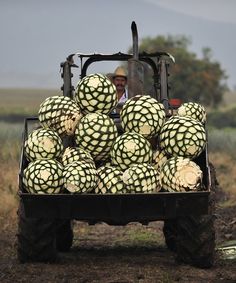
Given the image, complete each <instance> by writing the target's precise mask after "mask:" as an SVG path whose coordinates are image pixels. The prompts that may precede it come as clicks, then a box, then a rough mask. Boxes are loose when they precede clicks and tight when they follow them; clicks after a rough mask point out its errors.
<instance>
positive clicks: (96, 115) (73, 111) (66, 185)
mask: <svg viewBox="0 0 236 283" xmlns="http://www.w3.org/2000/svg"><path fill="white" fill-rule="evenodd" d="M117 104H118V98H117V94H116V89H115V86H114V85H113V84H112V82H111V81H110V80H109V79H108V78H107V77H106V76H104V75H102V74H98V73H96V74H91V75H88V76H86V77H84V78H83V79H82V80H80V81H79V83H78V84H77V87H76V90H75V92H74V97H73V99H71V98H68V97H65V96H52V97H48V98H47V99H45V100H44V101H43V102H42V103H41V104H40V107H39V111H38V119H39V124H40V127H39V128H37V129H34V130H33V131H32V132H31V133H29V135H28V137H27V139H26V141H25V144H24V152H25V156H26V159H27V160H28V165H27V167H26V168H25V169H24V172H23V184H24V187H25V189H26V190H27V191H28V192H29V193H38V194H54V193H72V194H74V193H96V194H106V193H110V194H117V193H118V194H119V193H156V192H160V191H169V192H183V191H184V192H185V191H197V190H201V188H202V171H201V169H200V167H199V166H198V165H197V164H196V163H195V162H194V159H195V158H196V157H197V156H199V154H200V153H201V152H202V151H203V150H204V148H205V145H206V132H205V127H204V123H205V121H206V112H205V109H204V108H203V107H202V106H201V105H199V104H197V103H192V102H189V103H184V104H182V105H181V106H180V107H179V109H178V110H177V114H176V115H174V116H171V117H170V118H168V117H166V112H165V109H164V107H163V104H161V103H159V102H158V101H157V100H155V99H154V98H152V97H151V96H149V95H143V96H141V95H137V96H135V97H133V98H130V99H128V100H127V101H126V102H125V104H124V105H123V108H122V109H121V112H120V119H121V126H122V129H123V132H122V133H121V134H119V133H118V129H117V126H116V124H115V123H114V120H113V119H112V118H111V117H110V116H109V114H110V113H111V112H112V111H113V110H114V109H115V107H116V106H117ZM66 136H73V140H74V142H75V145H74V146H65V143H64V142H63V140H64V138H65V137H66ZM153 139H155V140H158V145H157V146H156V147H154V146H152V143H151V140H153Z"/></svg>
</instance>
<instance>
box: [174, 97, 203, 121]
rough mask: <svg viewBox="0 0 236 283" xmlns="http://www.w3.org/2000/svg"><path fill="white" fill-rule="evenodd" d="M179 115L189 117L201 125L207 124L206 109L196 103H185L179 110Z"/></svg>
mask: <svg viewBox="0 0 236 283" xmlns="http://www.w3.org/2000/svg"><path fill="white" fill-rule="evenodd" d="M177 115H178V116H182V117H189V118H192V119H194V120H197V121H199V122H201V123H205V122H206V110H205V108H204V107H203V106H202V105H201V104H199V103H196V102H185V103H183V104H182V105H181V106H180V107H179V108H178V109H177Z"/></svg>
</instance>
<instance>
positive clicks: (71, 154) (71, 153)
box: [62, 147, 95, 167]
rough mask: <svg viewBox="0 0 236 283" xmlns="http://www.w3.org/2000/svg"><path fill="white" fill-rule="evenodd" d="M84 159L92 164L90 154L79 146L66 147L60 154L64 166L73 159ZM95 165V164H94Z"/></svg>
mask: <svg viewBox="0 0 236 283" xmlns="http://www.w3.org/2000/svg"><path fill="white" fill-rule="evenodd" d="M79 160H85V161H87V162H91V163H93V164H94V161H93V158H92V156H91V154H90V153H89V152H88V151H86V150H84V149H83V148H80V147H67V148H66V149H65V151H64V153H63V155H62V164H63V166H66V165H68V164H70V163H73V162H74V161H79ZM94 167H95V164H94Z"/></svg>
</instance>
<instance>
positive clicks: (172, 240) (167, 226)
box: [163, 219, 177, 252]
mask: <svg viewBox="0 0 236 283" xmlns="http://www.w3.org/2000/svg"><path fill="white" fill-rule="evenodd" d="M163 234H164V237H165V243H166V246H167V247H168V249H169V250H170V251H172V252H176V241H177V221H176V219H170V220H165V221H164V226H163Z"/></svg>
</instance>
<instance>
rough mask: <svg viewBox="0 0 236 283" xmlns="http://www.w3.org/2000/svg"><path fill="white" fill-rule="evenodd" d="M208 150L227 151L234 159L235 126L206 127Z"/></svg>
mask: <svg viewBox="0 0 236 283" xmlns="http://www.w3.org/2000/svg"><path fill="white" fill-rule="evenodd" d="M208 144H209V151H210V152H212V153H214V152H218V153H222V154H224V153H227V154H228V155H229V156H232V157H233V158H235V159H236V151H235V145H236V128H223V129H216V128H210V129H208Z"/></svg>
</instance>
